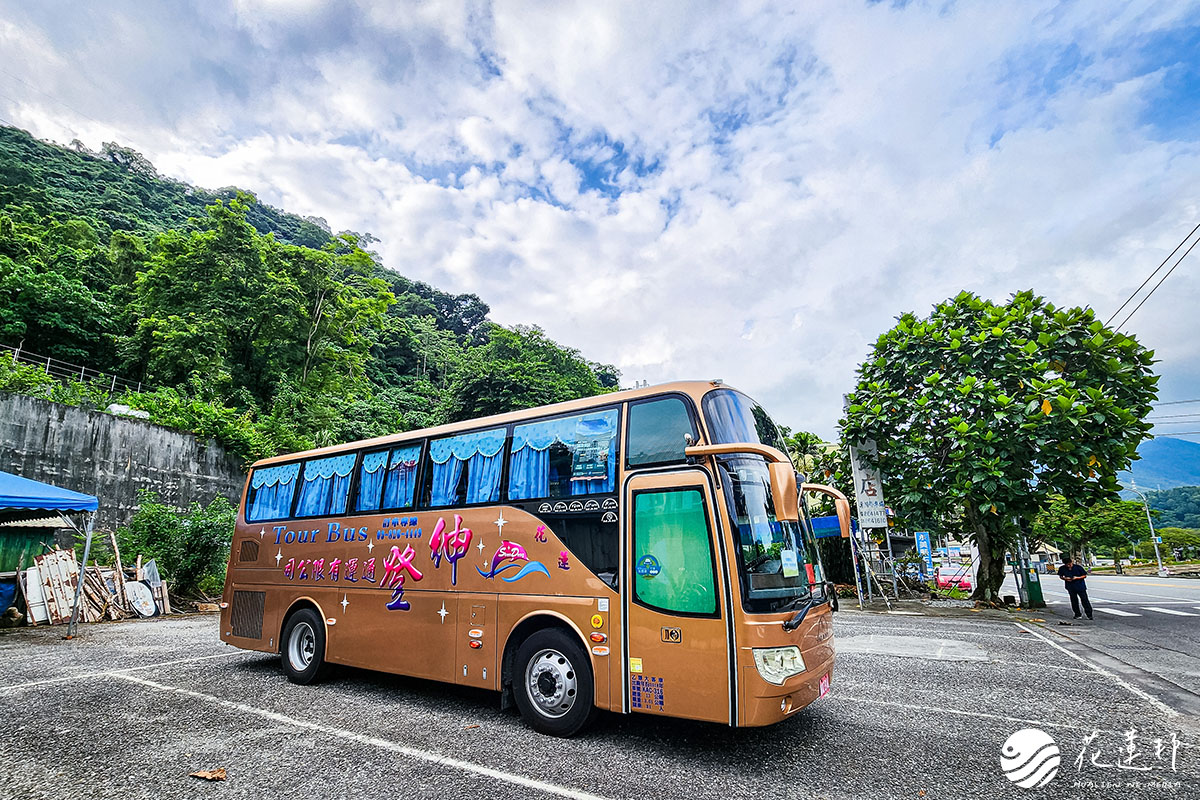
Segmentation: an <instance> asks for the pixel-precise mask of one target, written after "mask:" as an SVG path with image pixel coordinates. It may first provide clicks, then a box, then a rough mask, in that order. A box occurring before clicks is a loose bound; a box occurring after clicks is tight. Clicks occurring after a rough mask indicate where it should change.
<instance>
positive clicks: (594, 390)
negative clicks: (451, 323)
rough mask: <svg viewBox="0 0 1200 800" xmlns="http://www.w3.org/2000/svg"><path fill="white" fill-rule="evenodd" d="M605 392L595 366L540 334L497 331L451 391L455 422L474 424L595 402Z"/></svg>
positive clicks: (476, 350)
mask: <svg viewBox="0 0 1200 800" xmlns="http://www.w3.org/2000/svg"><path fill="white" fill-rule="evenodd" d="M601 392H602V389H601V386H600V381H599V380H598V379H597V377H596V373H595V372H593V371H592V365H591V364H590V363H589V362H588V361H586V360H584V359H583V358H581V357H580V355H579V351H577V350H573V349H571V348H568V347H562V346H561V345H559V344H556V343H555V342H554V341H553V340H551V339H550V338H549V337H548V336H546V334H545V333H544V332H543V331H542V329H541V328H538V327H536V326H534V327H525V326H522V325H518V326H517V327H515V328H513V329H511V330H510V329H508V328H502V327H500V326H499V325H492V326H491V327H490V328H489V330H488V340H487V343H486V344H484V345H482V346H480V347H473V348H471V349H470V350H469V351H468V352H467V355H466V357H465V358H464V360H463V363H462V365H461V366H460V367H459V368H458V371H457V374H456V375H455V377H454V380H453V382H452V384H451V387H450V406H449V408H450V417H451V419H455V420H461V419H471V418H474V417H481V416H486V415H489V414H501V413H504V412H506V411H514V410H516V409H521V408H532V407H534V406H540V405H545V404H548V403H559V402H563V401H565V400H575V399H578V398H580V397H590V396H592V395H596V394H600V393H601Z"/></svg>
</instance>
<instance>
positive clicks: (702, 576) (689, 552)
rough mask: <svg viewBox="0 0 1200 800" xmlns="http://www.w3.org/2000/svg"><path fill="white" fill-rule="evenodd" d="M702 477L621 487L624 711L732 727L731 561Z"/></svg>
mask: <svg viewBox="0 0 1200 800" xmlns="http://www.w3.org/2000/svg"><path fill="white" fill-rule="evenodd" d="M712 493H713V490H712V488H711V484H710V481H709V477H708V475H707V474H706V473H704V472H702V471H700V470H694V469H685V470H678V471H673V472H659V473H651V474H644V475H635V476H633V477H631V478H630V479H629V480H628V481H627V482H626V484H625V492H624V500H625V502H624V503H623V507H624V509H625V514H624V524H625V531H624V537H625V542H624V543H625V547H624V551H625V579H624V580H623V581H622V587H623V589H624V591H623V597H624V605H625V609H624V610H625V615H624V616H625V620H626V625H625V626H624V631H625V633H624V639H625V641H624V642H623V647H624V655H625V707H626V709H627V710H629V711H633V712H639V713H649V714H655V713H664V714H669V715H671V716H676V717H686V718H689V719H699V720H707V721H711V722H730V721H731V720H735V719H736V717H735V709H734V707H733V698H734V695H735V693H734V691H733V687H732V686H731V677H730V676H731V675H732V674H733V670H732V668H731V665H730V653H731V652H732V651H733V647H732V644H731V642H730V636H731V635H732V633H731V630H732V629H731V626H730V625H729V609H728V607H727V603H726V600H725V598H726V590H725V582H726V580H727V577H726V576H725V573H724V570H723V569H721V567H720V565H722V564H725V563H727V562H726V559H725V557H724V555H723V554H722V553H723V550H724V547H723V545H722V543H721V539H720V536H719V529H718V523H717V516H716V514H715V509H714V508H713V502H712Z"/></svg>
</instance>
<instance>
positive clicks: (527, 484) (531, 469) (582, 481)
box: [508, 409, 617, 500]
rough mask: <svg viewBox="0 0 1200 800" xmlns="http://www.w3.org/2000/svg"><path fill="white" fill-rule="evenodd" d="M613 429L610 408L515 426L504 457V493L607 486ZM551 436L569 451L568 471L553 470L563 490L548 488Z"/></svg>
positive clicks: (513, 496) (518, 496) (517, 495)
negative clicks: (566, 485) (557, 472)
mask: <svg viewBox="0 0 1200 800" xmlns="http://www.w3.org/2000/svg"><path fill="white" fill-rule="evenodd" d="M616 430H617V412H616V409H611V410H608V411H601V412H597V413H594V414H584V415H581V416H576V417H563V418H561V419H550V420H543V421H541V422H531V423H529V424H528V425H518V426H516V427H515V428H514V429H513V444H512V456H511V457H510V459H509V474H508V496H509V499H510V500H526V499H529V498H535V497H550V496H552V495H553V496H561V495H565V494H568V493H569V494H592V493H596V492H609V491H612V489H613V487H614V486H615V485H616V453H617V440H616ZM555 442H558V443H560V444H563V445H565V446H566V447H567V449H568V450H569V451H570V452H571V473H570V475H567V476H563V475H555V476H554V478H555V479H556V480H555V483H556V484H558V483H560V482H562V481H563V480H566V481H568V482H569V484H570V488H569V490H566V491H556V492H551V490H550V482H551V475H550V447H551V446H552V445H553V444H554V443H555ZM560 488H561V487H560Z"/></svg>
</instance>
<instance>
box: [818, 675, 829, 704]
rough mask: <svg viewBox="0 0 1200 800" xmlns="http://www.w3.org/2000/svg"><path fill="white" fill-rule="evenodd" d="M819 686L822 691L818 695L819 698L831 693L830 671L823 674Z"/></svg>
mask: <svg viewBox="0 0 1200 800" xmlns="http://www.w3.org/2000/svg"><path fill="white" fill-rule="evenodd" d="M819 688H820V692H821V693H820V694H819V695H817V699H820V698H822V697H824V696H825V695H827V694H829V673H828V672H826V673H825V674H824V675H822V676H821V683H820V684H819Z"/></svg>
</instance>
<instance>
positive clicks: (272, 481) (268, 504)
mask: <svg viewBox="0 0 1200 800" xmlns="http://www.w3.org/2000/svg"><path fill="white" fill-rule="evenodd" d="M299 474H300V465H299V464H298V463H297V464H281V465H280V466H277V467H259V468H258V469H256V470H254V472H253V474H251V476H250V496H249V498H248V500H247V502H246V521H247V522H268V521H272V520H277V519H287V518H288V516H289V515H290V514H291V513H292V498H293V497H295V496H296V476H298V475H299Z"/></svg>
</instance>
